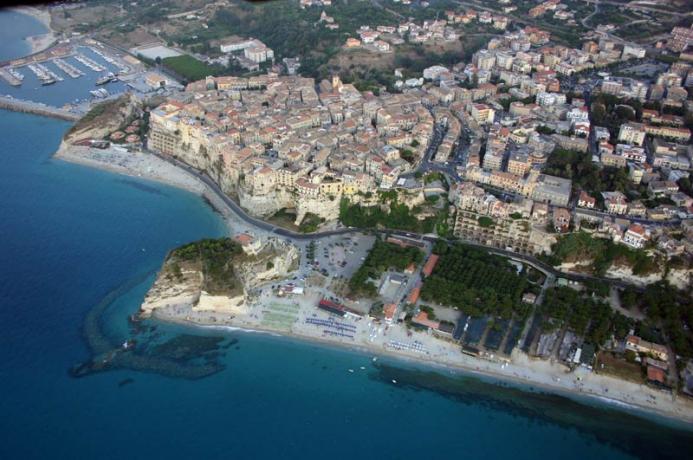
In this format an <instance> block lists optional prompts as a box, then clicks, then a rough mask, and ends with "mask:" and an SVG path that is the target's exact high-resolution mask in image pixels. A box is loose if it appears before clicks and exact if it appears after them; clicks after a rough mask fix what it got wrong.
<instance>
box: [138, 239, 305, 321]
mask: <svg viewBox="0 0 693 460" xmlns="http://www.w3.org/2000/svg"><path fill="white" fill-rule="evenodd" d="M298 257H299V255H298V250H297V249H296V247H295V246H293V245H291V244H289V243H286V242H283V241H280V240H277V239H271V240H268V241H265V242H259V243H258V244H255V245H253V246H252V247H251V246H248V247H242V246H241V245H240V244H238V243H236V242H235V241H234V240H232V239H231V238H220V239H216V240H213V239H206V240H201V241H197V242H194V243H190V244H186V245H184V246H181V247H179V248H177V249H174V250H173V251H171V253H170V254H169V255H168V257H166V259H165V261H164V263H163V266H162V268H161V270H160V271H159V274H158V276H157V278H156V280H155V281H154V284H153V285H152V287H151V288H150V289H149V292H147V295H146V296H145V298H144V302H143V303H142V306H141V307H140V310H141V315H142V316H143V317H148V316H150V315H151V314H152V312H153V311H154V310H156V309H158V308H178V307H190V308H192V310H193V311H195V310H209V311H224V312H234V310H236V309H239V308H242V307H243V306H244V304H245V301H246V298H247V292H248V291H249V290H250V289H252V288H253V287H255V286H257V285H259V284H261V283H262V282H264V281H268V280H271V279H275V278H280V277H285V276H286V275H287V274H288V273H290V272H291V271H293V270H296V269H297V268H298Z"/></svg>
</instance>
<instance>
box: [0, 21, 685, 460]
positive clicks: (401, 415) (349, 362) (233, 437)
mask: <svg viewBox="0 0 693 460" xmlns="http://www.w3.org/2000/svg"><path fill="white" fill-rule="evenodd" d="M13 24H14V22H13V21H8V20H7V16H6V13H1V14H0V30H3V34H5V35H3V37H5V38H4V40H3V42H0V55H3V56H5V57H8V56H11V55H12V54H13V53H19V54H21V53H22V52H25V50H23V49H22V48H21V43H18V42H17V40H21V36H22V35H21V33H20V30H19V28H18V29H17V30H15V34H14V35H13V34H11V33H10V32H11V30H7V29H8V28H9V29H12V26H13ZM13 37H14V38H13ZM13 39H14V40H15V41H13ZM17 50H18V51H17ZM15 55H16V54H15ZM54 88H55V89H56V90H57V89H58V88H59V87H58V86H57V85H54ZM81 91H86V89H85V88H82V89H81ZM69 96H70V97H73V98H76V97H81V96H83V94H80V93H78V92H77V90H75V92H74V93H72V94H69ZM68 128H69V124H67V123H65V122H62V121H56V120H51V119H47V118H41V117H36V116H32V115H25V114H16V113H10V112H0V134H1V135H2V142H0V164H1V165H2V167H0V324H1V325H2V333H0V363H2V366H0V395H2V397H1V398H0V414H1V417H0V432H1V433H2V442H0V458H2V459H33V458H37V459H45V458H70V459H73V458H86V459H92V458H93V459H106V458H114V459H116V458H118V459H121V458H182V459H188V458H234V459H236V458H238V459H242V458H252V459H255V458H302V459H312V458H330V459H340V458H345V459H346V458H348V459H352V460H353V459H370V458H380V459H382V458H387V459H389V458H419V459H429V458H512V459H537V458H552V457H553V458H561V459H570V458H576V459H577V458H579V459H622V458H623V459H625V458H690V455H691V446H693V435H692V434H691V432H690V431H686V430H683V429H682V428H683V427H680V426H672V425H668V424H662V423H654V422H653V421H648V420H647V419H646V418H641V417H638V416H635V415H632V414H630V413H627V412H622V411H619V410H615V409H612V408H610V407H608V406H605V405H603V404H595V403H590V404H579V403H577V402H574V401H571V400H569V399H567V398H563V397H559V396H553V395H548V394H543V393H537V392H531V391H527V390H529V389H528V388H525V389H523V390H520V389H516V388H511V387H508V386H507V385H504V384H501V383H499V382H493V381H488V380H484V379H480V378H477V377H473V376H469V375H466V376H465V375H452V374H450V373H449V372H446V371H433V370H432V369H428V368H425V367H421V366H414V365H412V364H408V363H405V362H399V361H394V360H390V359H385V358H381V359H379V360H378V361H377V362H375V363H374V362H373V361H372V360H371V356H369V355H365V354H362V353H359V352H356V351H350V350H342V349H332V348H327V347H323V346H318V345H315V344H311V343H306V342H300V341H296V340H291V339H287V338H282V337H275V336H271V335H266V334H257V333H242V332H229V331H225V332H223V331H204V330H201V329H196V328H183V327H178V326H168V325H160V324H156V323H149V324H145V325H133V324H130V323H129V321H128V316H129V314H130V313H132V312H134V311H136V310H137V308H138V305H139V303H140V302H141V300H142V298H143V296H144V294H145V292H146V290H147V288H148V286H149V285H151V283H152V280H153V275H154V273H155V271H156V269H157V268H158V266H159V264H160V262H161V260H162V258H163V257H164V256H165V254H166V252H167V251H168V250H169V249H171V248H173V247H175V246H177V245H180V244H182V243H185V242H187V241H191V240H195V239H198V238H202V237H213V236H219V235H222V234H223V233H224V231H225V228H224V225H223V222H222V221H221V219H220V218H219V216H218V215H217V214H215V213H214V211H213V210H211V209H210V208H209V207H208V206H207V205H206V204H205V203H204V202H203V200H202V199H200V198H199V197H197V196H194V195H191V194H189V193H186V192H183V191H180V190H177V189H173V188H170V187H167V186H163V185H160V184H156V183H152V182H147V181H144V180H140V179H133V178H126V177H122V176H118V175H114V174H110V173H106V172H102V171H97V170H93V169H89V168H86V167H82V166H77V165H72V164H68V163H64V162H61V161H56V160H53V159H51V154H52V153H53V151H54V150H55V148H56V147H57V146H58V144H59V142H60V138H61V136H62V134H63V133H64V132H65V130H66V129H68ZM104 299H106V300H104ZM94 309H96V310H94ZM94 311H96V312H98V315H94V314H90V312H92V313H93V312H94ZM92 320H93V321H92ZM95 331H96V332H95ZM133 334H134V335H133ZM133 336H134V337H136V339H137V345H136V349H135V351H134V352H132V354H131V355H128V356H130V358H128V359H124V360H123V361H122V362H120V363H119V368H118V369H110V370H107V371H104V372H94V373H91V374H90V375H86V376H83V377H81V378H75V377H74V373H71V372H70V370H71V369H74V366H75V365H76V364H79V363H84V362H86V361H89V360H90V359H91V358H92V357H93V356H92V355H93V352H94V349H95V346H94V343H95V341H96V342H98V340H101V342H100V343H101V344H103V343H104V341H105V342H107V343H110V344H111V345H112V346H117V344H118V343H120V342H122V341H123V340H125V339H127V338H130V337H133ZM97 339H98V340H97ZM217 339H218V340H217ZM97 351H99V350H97ZM104 356H107V354H106V355H100V356H99V358H97V359H96V360H95V361H92V363H99V362H100V360H101V359H102V358H104ZM172 363H173V364H174V366H173V367H171V364H172ZM361 366H363V367H364V368H365V369H364V370H361V369H360V367H361ZM132 368H139V369H146V371H135V370H132ZM210 368H211V369H213V370H220V371H219V372H216V373H214V374H213V375H211V376H208V377H204V378H202V377H200V376H199V375H197V374H195V373H194V371H195V370H196V369H198V370H199V369H210ZM172 369H178V370H179V371H180V373H182V374H185V375H182V376H181V375H178V376H174V375H173V374H174V372H172ZM348 369H355V372H354V373H350V372H348ZM92 370H94V369H93V368H92ZM193 376H197V377H200V378H194V379H193V378H192V377H193ZM393 379H395V380H396V381H397V384H393V383H392V380H393Z"/></svg>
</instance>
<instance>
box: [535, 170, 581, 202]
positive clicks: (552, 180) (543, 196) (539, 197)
mask: <svg viewBox="0 0 693 460" xmlns="http://www.w3.org/2000/svg"><path fill="white" fill-rule="evenodd" d="M571 187H572V181H571V180H570V179H564V178H562V177H556V176H549V175H548V174H540V175H539V177H538V178H537V181H536V183H535V184H534V189H533V191H532V195H531V197H532V199H533V200H535V201H539V202H541V203H547V204H553V205H556V206H567V205H568V202H569V201H570V190H571Z"/></svg>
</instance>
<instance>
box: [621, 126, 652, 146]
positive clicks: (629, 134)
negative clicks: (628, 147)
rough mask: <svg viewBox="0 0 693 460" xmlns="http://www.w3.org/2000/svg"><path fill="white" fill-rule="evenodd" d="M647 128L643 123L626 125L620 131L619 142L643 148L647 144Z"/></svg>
mask: <svg viewBox="0 0 693 460" xmlns="http://www.w3.org/2000/svg"><path fill="white" fill-rule="evenodd" d="M645 134H646V133H645V128H644V127H643V125H642V124H641V123H624V124H623V125H621V128H620V129H619V130H618V140H619V141H622V142H624V143H626V144H634V145H638V146H642V144H643V143H644V142H645Z"/></svg>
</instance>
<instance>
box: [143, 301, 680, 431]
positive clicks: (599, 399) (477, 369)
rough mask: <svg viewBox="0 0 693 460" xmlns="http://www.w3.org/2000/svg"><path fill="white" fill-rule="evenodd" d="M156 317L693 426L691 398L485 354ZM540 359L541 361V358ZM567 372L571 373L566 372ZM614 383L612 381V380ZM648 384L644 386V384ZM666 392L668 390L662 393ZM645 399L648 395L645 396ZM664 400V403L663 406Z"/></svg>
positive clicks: (161, 314) (158, 314) (163, 315)
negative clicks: (652, 400)
mask: <svg viewBox="0 0 693 460" xmlns="http://www.w3.org/2000/svg"><path fill="white" fill-rule="evenodd" d="M152 318H153V319H155V320H156V321H162V322H166V323H170V324H176V325H180V326H184V327H193V328H201V329H204V330H219V331H222V332H227V333H230V332H241V333H249V334H268V335H270V336H273V337H281V338H284V339H289V340H298V341H301V342H305V343H313V344H316V345H320V346H326V347H335V346H336V347H339V348H340V349H345V350H350V351H353V352H356V353H360V354H363V355H368V356H370V357H373V356H375V357H378V358H380V357H388V358H392V359H394V360H397V361H400V362H405V363H409V364H414V365H416V366H422V367H424V368H426V369H429V370H433V371H435V372H439V373H440V372H443V373H446V374H447V373H453V374H459V375H467V376H470V375H471V376H475V377H483V378H487V379H491V380H493V381H494V382H497V383H506V384H510V385H513V386H515V387H517V388H518V389H520V390H522V391H535V390H540V391H543V392H546V393H551V394H556V395H559V396H563V397H566V398H569V399H571V400H573V401H576V402H579V403H583V404H584V403H587V404H590V403H592V404H605V405H608V407H610V408H613V409H616V410H621V411H626V412H628V413H631V414H633V415H636V416H639V417H642V418H647V416H650V415H654V416H656V417H658V418H659V419H660V420H656V421H657V422H659V423H667V424H673V425H675V426H677V427H679V428H682V429H688V430H693V412H692V410H691V409H692V408H693V404H691V403H690V402H689V403H688V404H687V405H686V406H687V410H685V411H683V410H677V408H676V406H674V405H673V404H671V401H669V403H670V404H666V400H664V399H662V401H658V403H657V405H654V406H653V405H646V404H644V403H642V402H636V401H634V400H626V399H625V398H618V397H614V396H613V395H609V394H608V392H604V391H597V387H596V385H592V386H591V387H590V388H588V389H586V390H584V391H583V390H580V391H577V390H576V389H575V388H573V387H572V386H571V385H569V382H568V380H567V379H566V380H564V383H563V384H560V382H556V381H555V380H552V377H551V375H550V374H549V373H546V374H545V375H544V376H543V377H544V378H541V377H540V378H532V377H536V373H534V375H532V374H526V377H527V378H524V377H523V376H521V375H520V374H516V375H514V374H513V373H511V372H514V369H516V370H521V366H519V365H517V364H516V365H514V366H513V367H510V365H508V371H505V372H504V371H502V369H503V368H501V367H500V366H498V365H495V366H494V365H493V364H497V363H493V362H492V361H488V360H485V359H482V358H472V357H468V356H466V355H462V354H461V353H460V354H459V355H460V356H461V357H463V359H462V360H461V361H460V362H455V361H449V360H437V359H430V358H429V359H423V358H422V357H421V356H420V355H416V354H415V353H407V352H404V351H399V352H396V351H393V350H390V349H388V348H385V347H379V346H374V345H370V346H369V345H368V344H365V343H349V342H345V341H341V340H334V339H330V338H325V337H319V336H315V335H304V334H300V333H294V332H287V331H282V330H277V329H271V328H267V327H262V326H261V325H259V324H254V325H253V326H252V327H244V326H241V325H232V324H213V323H202V322H199V321H193V320H188V319H186V318H185V317H180V316H177V315H175V314H167V313H166V312H162V311H161V310H160V309H158V310H155V311H154V312H153V313H152ZM472 360H473V361H476V363H471V362H469V361H472ZM537 362H539V361H537ZM544 364H549V363H544ZM554 371H558V372H561V373H563V374H565V372H564V371H563V370H560V369H554ZM566 375H567V374H566ZM592 375H593V377H594V378H596V380H598V382H594V383H597V384H598V385H606V384H607V381H612V380H613V381H616V382H623V383H625V384H627V385H626V386H628V387H641V385H637V384H634V383H630V382H625V381H621V380H618V379H615V378H613V377H609V376H605V375H600V374H592ZM609 383H611V382H609ZM643 387H644V386H643ZM633 389H635V388H628V389H624V390H623V391H622V392H621V395H628V394H630V393H629V391H633ZM646 390H648V391H650V392H654V391H656V390H652V389H649V388H646ZM662 396H664V394H663V393H662ZM641 399H643V400H645V399H646V398H641ZM660 403H664V404H662V405H661V406H660Z"/></svg>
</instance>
